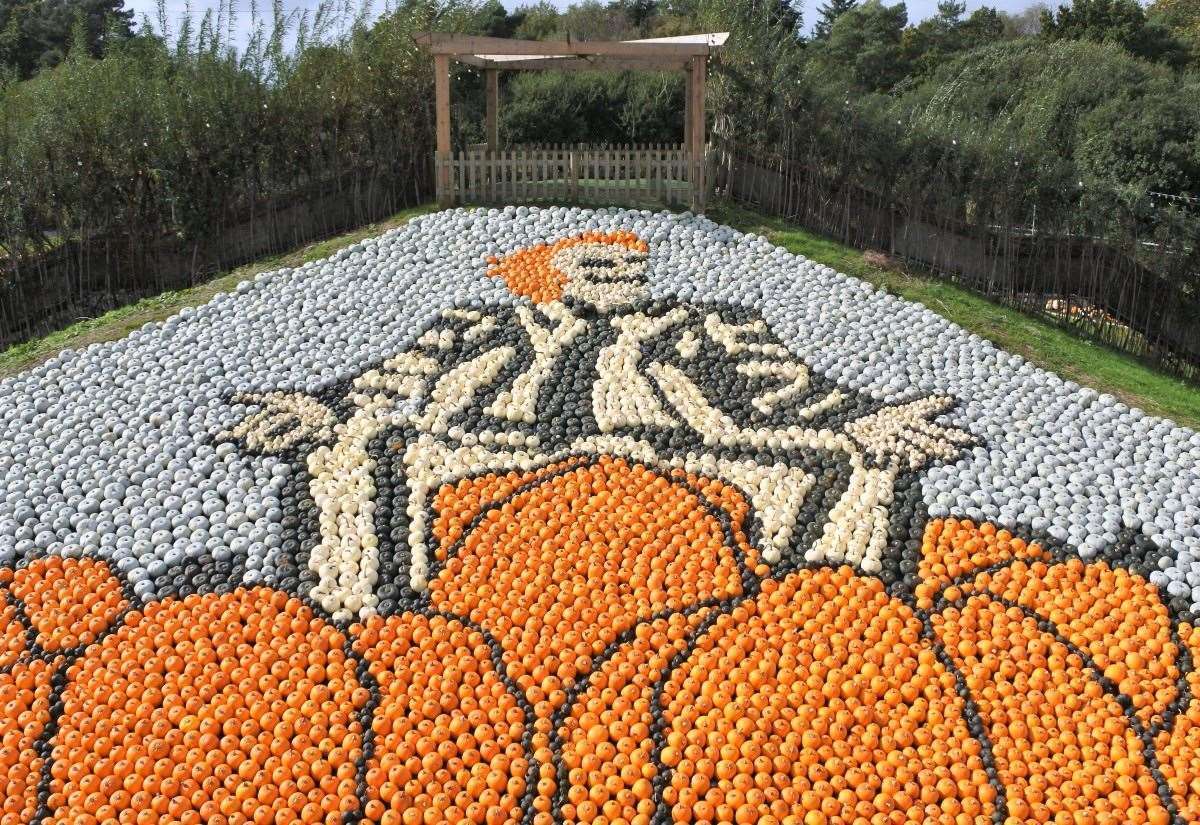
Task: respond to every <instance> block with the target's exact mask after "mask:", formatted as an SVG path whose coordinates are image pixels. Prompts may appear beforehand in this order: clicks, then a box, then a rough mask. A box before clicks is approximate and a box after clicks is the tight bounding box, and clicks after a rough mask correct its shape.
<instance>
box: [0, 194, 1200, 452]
mask: <svg viewBox="0 0 1200 825" xmlns="http://www.w3.org/2000/svg"><path fill="white" fill-rule="evenodd" d="M435 210H436V207H435V206H433V205H432V204H430V205H425V206H419V207H414V208H413V209H407V210H404V211H403V212H399V213H397V214H396V215H393V216H392V217H390V218H388V219H386V220H384V221H381V222H379V223H375V224H372V225H370V226H366V227H363V228H362V229H358V230H356V231H354V232H351V233H349V234H346V235H340V236H338V237H336V238H331V239H329V240H327V241H322V242H320V243H315V244H312V245H310V246H306V247H304V248H303V249H299V250H296V251H294V252H289V253H287V254H284V255H278V256H275V257H271V258H264V259H262V260H260V261H256V262H255V263H253V264H249V265H247V266H244V267H241V268H239V269H235V270H233V271H232V272H230V273H228V274H226V275H222V276H220V277H218V278H216V279H214V280H211V281H208V282H206V283H204V284H201V285H199V286H196V287H192V288H191V289H185V290H180V291H179V292H165V293H163V294H162V295H158V296H155V297H153V298H147V299H145V300H143V301H139V302H138V303H136V304H133V305H132V306H128V307H122V308H120V309H115V310H113V311H112V312H109V313H106V314H105V315H102V316H100V317H98V318H91V319H87V320H83V321H80V322H78V323H76V324H74V325H72V326H70V327H67V328H66V329H63V330H60V331H58V332H55V333H51V334H50V335H47V336H46V337H44V338H39V339H37V340H34V341H28V342H26V343H24V344H19V345H17V346H15V347H12V348H10V349H8V350H5V351H4V352H0V377H4V376H8V375H13V374H15V373H17V372H20V371H22V370H25V369H28V368H29V367H32V366H34V365H36V364H38V363H40V362H42V361H44V360H46V359H47V358H50V357H51V356H53V355H54V354H55V353H57V352H59V351H61V350H63V349H66V348H68V347H70V348H79V347H84V346H87V345H88V344H92V343H96V342H99V341H112V340H114V339H117V338H121V337H122V336H124V335H127V334H128V333H130V332H132V331H133V330H135V329H137V328H138V327H140V326H142V325H143V324H146V323H149V322H152V321H161V320H163V319H165V318H168V317H169V316H171V315H174V314H175V313H176V312H178V311H179V310H180V309H182V308H183V307H186V306H196V305H198V304H202V303H205V302H206V301H208V300H209V299H211V298H212V297H213V296H214V295H216V294H217V293H218V292H226V291H229V290H232V289H233V288H234V287H235V286H236V285H237V283H238V282H239V281H243V280H246V279H247V278H251V277H253V276H254V275H256V274H257V273H259V272H265V271H267V270H271V269H279V268H281V267H287V266H299V265H300V264H303V263H306V262H308V261H314V260H317V259H319V258H325V257H328V256H329V255H332V254H333V253H334V252H337V251H338V250H339V249H342V248H344V247H347V246H350V245H351V244H354V243H356V242H358V241H360V240H362V239H363V238H367V237H370V236H372V235H377V234H379V233H381V232H383V231H385V230H388V229H391V228H393V227H396V226H400V225H401V224H403V223H405V222H406V221H408V220H409V219H410V218H412V217H414V216H416V215H422V214H426V213H429V212H433V211H435ZM708 215H709V217H711V218H712V219H713V220H716V221H719V222H721V223H724V224H728V225H730V226H732V227H734V228H736V229H740V230H741V231H743V232H755V233H757V234H760V235H762V236H764V237H766V238H768V239H770V240H771V242H772V243H775V244H778V245H779V246H782V247H785V248H786V249H788V250H790V251H791V252H795V253H798V254H801V255H804V256H805V257H807V258H811V259H812V260H814V261H818V262H820V263H822V264H825V265H826V266H831V267H833V268H834V269H836V270H838V271H840V272H845V273H846V274H848V275H853V276H854V277H856V278H861V279H863V280H865V281H868V282H869V283H871V284H872V285H874V286H875V287H877V288H879V289H884V290H887V291H889V292H891V293H893V294H895V295H899V296H901V297H903V298H906V299H908V300H910V301H919V302H920V303H922V304H924V305H925V306H927V307H929V308H930V309H932V310H933V311H935V312H937V313H938V314H940V315H942V316H943V317H945V318H947V319H949V320H950V321H953V322H954V323H956V324H958V325H959V326H961V327H963V328H964V329H967V330H969V331H970V332H973V333H975V334H977V335H979V336H981V337H983V338H987V339H988V340H990V341H992V342H993V343H995V344H996V345H997V346H999V347H1002V348H1004V349H1006V350H1008V351H1009V352H1014V353H1017V354H1019V355H1021V356H1023V357H1024V358H1026V359H1028V360H1029V361H1030V362H1031V363H1033V364H1036V365H1037V366H1039V367H1043V368H1045V369H1048V370H1053V371H1054V372H1056V373H1058V374H1059V375H1060V376H1062V377H1064V378H1069V379H1071V380H1073V381H1077V382H1078V383H1080V384H1085V385H1087V386H1089V387H1093V388H1095V389H1097V390H1100V391H1101V392H1108V393H1111V394H1112V395H1115V396H1117V397H1118V398H1120V399H1121V400H1123V401H1125V402H1126V403H1128V404H1131V405H1133V406H1136V407H1141V408H1142V409H1143V410H1145V411H1146V412H1149V413H1151V414H1153V415H1158V416H1163V417H1166V418H1170V419H1173V420H1174V421H1176V422H1178V423H1180V424H1184V425H1186V426H1189V427H1192V428H1194V429H1200V388H1198V387H1194V386H1191V385H1189V384H1187V383H1185V382H1183V381H1180V380H1178V379H1175V378H1171V377H1168V376H1166V375H1163V374H1161V373H1158V372H1155V371H1154V370H1153V369H1151V368H1149V367H1147V366H1146V365H1145V364H1142V363H1140V362H1139V361H1137V360H1136V359H1134V358H1132V357H1130V356H1128V355H1125V354H1123V353H1120V352H1117V351H1115V350H1113V349H1111V348H1109V347H1105V346H1103V345H1102V344H1097V343H1095V342H1092V341H1088V340H1086V339H1084V338H1081V337H1079V336H1077V335H1074V334H1072V333H1071V332H1069V331H1067V330H1064V329H1062V328H1060V327H1057V326H1055V325H1054V324H1051V323H1049V322H1047V321H1044V320H1040V319H1037V318H1033V317H1031V316H1028V315H1024V314H1022V313H1020V312H1017V311H1016V310H1012V309H1008V308H1007V307H1002V306H999V305H998V304H993V303H991V302H989V301H987V300H984V299H983V298H980V297H978V296H977V295H974V294H973V293H970V292H967V291H966V290H964V289H960V288H959V287H956V286H954V285H953V284H948V283H946V282H944V281H940V280H937V279H935V278H932V277H927V276H924V275H922V274H921V273H914V272H910V271H905V270H901V269H894V268H884V267H880V266H875V265H873V264H872V263H870V262H869V261H868V260H867V259H866V257H865V256H864V254H863V253H862V252H860V251H858V250H855V249H851V248H849V247H846V246H842V245H841V244H839V243H837V242H836V241H831V240H829V239H827V238H823V237H821V236H819V235H815V234H813V233H811V232H806V231H805V230H803V229H798V228H796V227H794V226H791V225H789V224H786V223H784V222H783V221H780V220H777V219H774V218H768V217H765V216H763V215H761V214H759V213H757V212H753V211H750V210H747V209H743V208H740V207H736V206H732V205H729V204H718V205H716V206H715V207H714V208H712V209H710V210H709V211H708Z"/></svg>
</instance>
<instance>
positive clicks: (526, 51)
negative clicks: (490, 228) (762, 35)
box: [416, 32, 729, 211]
mask: <svg viewBox="0 0 1200 825" xmlns="http://www.w3.org/2000/svg"><path fill="white" fill-rule="evenodd" d="M728 36H729V34H728V32H719V33H712V34H694V35H682V36H679V37H659V38H650V39H646V40H624V41H572V40H569V39H568V40H566V41H543V40H511V39H505V38H499V37H475V36H468V35H458V34H448V33H442V32H425V33H421V34H419V35H417V36H416V41H417V43H418V44H420V45H422V46H426V47H428V49H429V51H430V52H431V53H432V55H433V63H434V95H435V104H436V111H437V151H436V153H435V166H436V172H437V174H436V180H437V190H438V203H439V204H441V205H443V206H449V205H452V204H454V203H455V202H456V201H459V202H464V201H466V200H469V199H472V198H478V199H489V198H490V199H496V198H504V199H521V198H523V197H528V198H530V199H537V198H538V197H547V198H556V197H564V196H565V197H569V198H574V197H578V196H579V195H580V194H581V193H583V194H587V193H590V192H592V191H593V190H597V191H599V192H601V193H602V194H601V197H612V198H614V199H617V200H619V199H620V198H621V194H622V192H624V193H626V194H629V193H640V192H643V190H645V191H646V192H647V193H649V194H652V195H653V194H663V193H669V192H673V191H675V190H677V189H678V188H679V186H680V185H682V184H683V183H685V182H686V185H687V191H688V193H689V195H690V198H689V200H690V203H691V207H692V209H693V210H695V211H700V210H702V209H703V207H704V200H705V194H706V181H705V178H706V174H705V167H706V159H705V158H706V154H705V153H706V148H705V147H706V141H705V118H704V92H705V83H706V77H707V73H706V68H707V63H708V59H709V57H710V56H711V55H713V54H716V53H717V51H719V50H720V48H721V47H722V46H723V45H724V43H725V41H726V39H727V38H728ZM451 60H455V61H458V62H459V63H462V64H465V65H468V66H472V67H475V68H477V69H480V70H481V71H482V72H483V76H484V85H485V97H486V115H485V117H486V128H485V134H486V137H487V142H486V144H485V145H484V146H483V147H480V148H479V149H477V150H474V151H473V152H472V151H464V152H462V153H455V152H454V151H453V150H452V148H451V145H450V61H451ZM604 70H611V71H629V70H634V71H651V72H682V73H683V74H684V77H685V85H686V92H685V95H684V134H683V142H682V143H681V144H678V145H647V144H641V145H638V146H622V147H615V148H614V147H591V146H587V145H583V144H579V145H574V146H565V145H562V146H558V147H549V148H547V147H544V146H539V147H519V146H518V147H511V148H507V149H504V150H502V147H501V146H500V134H499V109H500V102H499V96H500V94H499V90H500V82H499V78H500V72H502V71H567V72H570V71H604ZM589 175H592V176H594V177H589ZM596 181H599V182H603V183H604V184H605V185H603V186H599V187H591V186H589V182H596ZM618 183H621V184H623V185H620V186H618V185H617V184H618ZM643 184H644V185H643Z"/></svg>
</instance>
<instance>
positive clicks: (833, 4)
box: [813, 0, 858, 40]
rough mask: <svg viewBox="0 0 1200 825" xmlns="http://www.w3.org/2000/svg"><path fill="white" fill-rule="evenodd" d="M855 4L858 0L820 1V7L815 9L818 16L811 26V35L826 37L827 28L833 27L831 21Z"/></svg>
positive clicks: (821, 38) (818, 37)
mask: <svg viewBox="0 0 1200 825" xmlns="http://www.w3.org/2000/svg"><path fill="white" fill-rule="evenodd" d="M857 5H858V0H828V2H826V3H822V4H821V7H820V8H819V9H817V13H818V14H820V18H819V19H818V20H817V24H816V25H815V26H814V27H813V37H815V38H816V39H817V40H825V39H826V38H828V37H829V30H830V29H832V28H833V21H834V20H837V19H838V18H839V17H841V16H842V15H843V14H845V13H846V12H848V11H850V9H852V8H854V7H855V6H857Z"/></svg>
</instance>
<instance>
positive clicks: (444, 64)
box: [433, 54, 453, 207]
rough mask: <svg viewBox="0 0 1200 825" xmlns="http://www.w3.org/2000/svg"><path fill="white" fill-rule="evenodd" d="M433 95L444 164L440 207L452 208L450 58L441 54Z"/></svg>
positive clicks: (435, 63) (439, 151)
mask: <svg viewBox="0 0 1200 825" xmlns="http://www.w3.org/2000/svg"><path fill="white" fill-rule="evenodd" d="M433 95H434V109H435V111H436V117H437V154H438V157H439V158H440V159H441V161H442V164H441V166H439V168H438V182H437V190H438V194H437V199H438V205H440V206H442V207H446V206H450V204H451V203H452V201H453V195H452V193H451V192H450V165H449V162H450V58H448V57H446V55H443V54H439V55H434V57H433Z"/></svg>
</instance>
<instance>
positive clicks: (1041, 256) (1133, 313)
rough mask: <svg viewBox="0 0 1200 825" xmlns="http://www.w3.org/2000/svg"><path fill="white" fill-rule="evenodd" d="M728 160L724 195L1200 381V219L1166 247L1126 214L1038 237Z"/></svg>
mask: <svg viewBox="0 0 1200 825" xmlns="http://www.w3.org/2000/svg"><path fill="white" fill-rule="evenodd" d="M716 155H717V157H716V159H715V164H714V174H713V178H714V182H715V185H716V191H717V193H718V194H720V195H723V196H724V197H726V198H728V199H730V200H732V201H734V202H736V203H741V204H744V205H747V206H750V207H753V208H754V209H757V210H759V211H762V212H765V213H767V214H771V215H774V216H777V217H780V218H783V219H784V220H787V221H789V222H792V223H795V224H797V225H800V226H803V227H806V228H808V229H812V230H814V231H816V232H819V233H821V234H823V235H826V236H829V237H832V238H836V239H839V240H841V241H842V242H843V243H845V244H847V245H849V246H854V247H857V248H859V249H879V250H884V251H886V252H888V253H890V254H891V255H893V256H894V257H896V258H899V259H902V260H904V261H908V262H911V263H915V264H918V265H920V266H921V267H922V268H925V269H928V270H930V271H932V272H933V273H935V274H937V275H938V276H940V277H942V278H945V279H946V280H949V281H952V282H955V283H957V284H960V285H962V286H964V287H966V288H968V289H970V290H972V291H973V292H976V293H978V294H980V295H982V296H984V297H986V298H988V299H990V300H992V301H995V302H997V303H1001V304H1004V305H1007V306H1011V307H1013V308H1016V309H1018V310H1020V311H1022V312H1025V313H1027V314H1030V315H1035V316H1039V317H1042V318H1046V319H1048V320H1050V321H1052V322H1054V323H1055V324H1058V325H1060V326H1062V327H1065V328H1068V329H1070V330H1071V331H1073V332H1075V333H1077V334H1080V335H1082V336H1084V337H1086V338H1090V339H1092V340H1095V341H1099V342H1101V343H1103V344H1105V345H1107V346H1110V347H1113V348H1115V349H1118V350H1121V351H1123V352H1126V353H1129V354H1130V355H1133V356H1136V357H1137V358H1139V359H1141V360H1144V361H1146V362H1149V363H1151V364H1153V365H1155V366H1156V367H1158V368H1160V369H1162V370H1164V371H1166V372H1169V373H1172V374H1174V375H1177V376H1179V377H1181V378H1184V379H1187V380H1189V381H1193V382H1200V296H1197V295H1195V294H1193V292H1192V290H1191V289H1190V288H1189V287H1188V284H1189V283H1196V281H1197V274H1198V273H1197V271H1196V269H1197V265H1198V264H1200V261H1198V260H1197V257H1198V256H1197V254H1196V250H1197V241H1198V240H1200V238H1198V237H1196V236H1197V235H1198V234H1200V233H1198V232H1197V225H1196V222H1195V221H1186V220H1182V219H1181V220H1180V221H1179V222H1178V223H1177V224H1175V225H1173V226H1172V227H1168V228H1167V231H1165V232H1163V231H1161V230H1162V227H1161V225H1160V226H1159V230H1160V237H1159V239H1158V240H1157V241H1156V242H1155V243H1150V242H1149V240H1150V239H1149V238H1143V237H1140V236H1139V234H1138V232H1137V231H1136V229H1132V230H1131V229H1129V228H1128V227H1131V226H1132V227H1136V226H1137V220H1136V218H1134V217H1130V216H1114V219H1113V220H1112V221H1111V222H1110V224H1109V225H1108V227H1107V233H1106V232H1105V231H1102V229H1097V228H1095V227H1093V228H1091V230H1090V231H1086V232H1080V231H1077V230H1076V229H1074V228H1072V227H1071V226H1070V224H1069V223H1067V222H1062V221H1060V222H1059V224H1058V225H1056V226H1052V227H1039V231H1037V232H1031V231H1029V230H1028V229H1027V228H1021V227H1022V226H1023V225H1025V224H1027V223H1028V222H1027V221H1023V220H1022V217H1023V216H1005V215H989V216H986V219H985V217H981V216H977V219H976V220H974V221H971V220H969V219H968V217H969V216H967V215H964V214H960V213H955V212H953V211H951V210H949V209H946V208H945V205H944V204H938V203H934V204H929V203H927V202H925V201H923V200H921V199H920V198H916V197H912V198H906V197H904V196H903V195H902V194H901V193H885V192H880V191H875V190H871V189H868V188H866V187H863V186H861V185H857V184H854V183H849V182H847V181H846V180H845V179H844V178H841V177H840V176H839V175H837V174H836V172H835V171H829V170H823V169H820V168H818V167H817V166H815V165H814V164H812V163H807V162H805V161H803V160H800V159H795V158H785V157H780V156H763V155H759V154H755V153H752V152H748V151H745V150H743V149H741V148H739V147H736V146H733V145H729V144H722V145H721V146H720V147H719V149H718V151H717V153H716ZM1005 218H1008V219H1005ZM1159 223H1160V224H1161V223H1162V221H1161V220H1160V221H1159ZM1172 229H1174V231H1170V230H1172ZM1163 236H1165V237H1167V238H1168V240H1167V241H1165V242H1164V241H1163V240H1162V239H1161V238H1162V237H1163Z"/></svg>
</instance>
